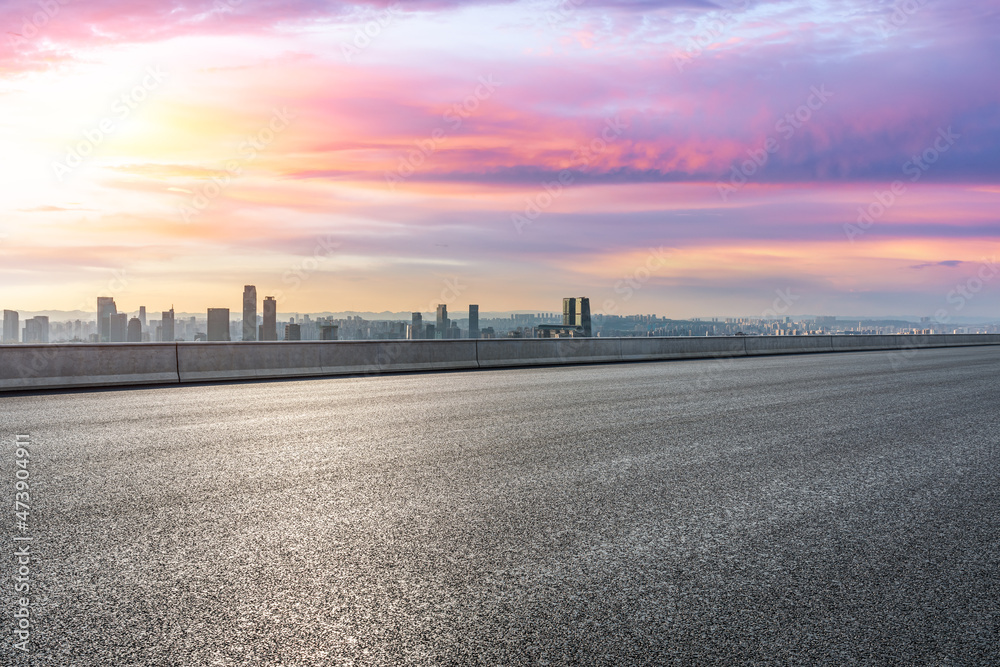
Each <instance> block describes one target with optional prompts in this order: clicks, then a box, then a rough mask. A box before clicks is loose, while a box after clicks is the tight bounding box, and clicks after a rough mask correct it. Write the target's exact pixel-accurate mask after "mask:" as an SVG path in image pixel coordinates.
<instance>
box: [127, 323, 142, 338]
mask: <svg viewBox="0 0 1000 667" xmlns="http://www.w3.org/2000/svg"><path fill="white" fill-rule="evenodd" d="M125 340H126V341H128V342H129V343H141V342H142V320H140V319H139V318H138V317H133V318H132V319H130V320H129V321H128V332H127V333H126V335H125Z"/></svg>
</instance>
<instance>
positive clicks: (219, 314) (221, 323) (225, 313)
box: [208, 308, 229, 340]
mask: <svg viewBox="0 0 1000 667" xmlns="http://www.w3.org/2000/svg"><path fill="white" fill-rule="evenodd" d="M208 339H209V340H229V309H228V308H209V309H208Z"/></svg>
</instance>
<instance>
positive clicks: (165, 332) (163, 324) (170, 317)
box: [160, 306, 175, 343]
mask: <svg viewBox="0 0 1000 667" xmlns="http://www.w3.org/2000/svg"><path fill="white" fill-rule="evenodd" d="M174 338H175V336H174V307H173V306H171V307H170V310H165V311H163V319H162V320H160V340H161V341H163V342H164V343H172V342H174Z"/></svg>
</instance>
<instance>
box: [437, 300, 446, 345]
mask: <svg viewBox="0 0 1000 667" xmlns="http://www.w3.org/2000/svg"><path fill="white" fill-rule="evenodd" d="M434 332H435V333H434V335H435V336H436V337H438V338H444V337H445V336H446V335H447V333H448V306H447V304H444V303H439V304H438V308H437V324H436V325H435V327H434Z"/></svg>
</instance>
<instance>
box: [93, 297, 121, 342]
mask: <svg viewBox="0 0 1000 667" xmlns="http://www.w3.org/2000/svg"><path fill="white" fill-rule="evenodd" d="M117 312H118V307H117V306H115V300H114V298H113V297H110V296H99V297H97V333H98V336H99V340H100V341H101V342H102V343H107V342H109V341H110V340H111V316H112V315H114V314H116V313H117Z"/></svg>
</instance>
